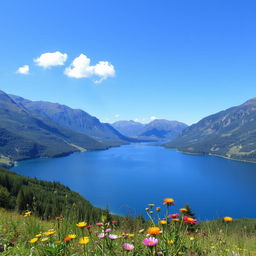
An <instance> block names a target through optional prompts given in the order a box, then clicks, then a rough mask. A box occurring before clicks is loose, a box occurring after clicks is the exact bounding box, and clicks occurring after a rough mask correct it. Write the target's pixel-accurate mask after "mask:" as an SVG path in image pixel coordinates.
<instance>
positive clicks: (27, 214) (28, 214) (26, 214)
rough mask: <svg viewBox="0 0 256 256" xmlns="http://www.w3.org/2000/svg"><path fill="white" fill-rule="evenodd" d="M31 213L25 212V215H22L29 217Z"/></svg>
mask: <svg viewBox="0 0 256 256" xmlns="http://www.w3.org/2000/svg"><path fill="white" fill-rule="evenodd" d="M31 213H32V212H31V211H25V213H24V217H29V216H30V215H31Z"/></svg>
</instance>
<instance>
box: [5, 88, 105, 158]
mask: <svg viewBox="0 0 256 256" xmlns="http://www.w3.org/2000/svg"><path fill="white" fill-rule="evenodd" d="M0 120H1V122H0V158H1V159H4V160H5V161H6V159H8V158H9V159H12V160H23V159H29V158H35V157H53V156H61V155H66V154H69V153H72V152H75V151H83V150H92V149H93V150H95V149H106V148H108V147H109V145H107V144H105V143H103V142H100V141H98V140H96V139H94V138H92V137H89V136H87V135H85V134H82V133H78V132H75V131H73V130H71V129H68V128H65V127H63V126H60V125H58V124H56V123H54V122H52V121H50V120H48V119H45V118H43V117H41V116H39V115H37V116H36V115H33V114H32V113H30V112H29V111H28V110H27V109H26V108H23V107H22V106H21V105H19V104H18V103H16V102H15V101H14V100H13V99H12V98H11V97H10V96H9V95H8V94H6V93H4V92H3V91H0Z"/></svg>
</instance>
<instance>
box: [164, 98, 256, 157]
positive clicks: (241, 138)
mask: <svg viewBox="0 0 256 256" xmlns="http://www.w3.org/2000/svg"><path fill="white" fill-rule="evenodd" d="M166 147H169V148H177V149H178V150H181V151H185V152H189V153H203V154H215V155H220V156H224V157H228V158H233V159H238V160H247V161H256V98H253V99H250V100H248V101H246V102H245V103H243V104H242V105H239V106H236V107H232V108H229V109H227V110H224V111H221V112H219V113H216V114H214V115H210V116H208V117H206V118H203V119H202V120H200V121H199V122H198V123H196V124H194V125H191V126H189V127H188V128H186V129H185V130H184V131H183V132H182V134H181V135H180V136H179V137H177V138H176V139H174V140H173V141H171V142H170V143H167V144H166Z"/></svg>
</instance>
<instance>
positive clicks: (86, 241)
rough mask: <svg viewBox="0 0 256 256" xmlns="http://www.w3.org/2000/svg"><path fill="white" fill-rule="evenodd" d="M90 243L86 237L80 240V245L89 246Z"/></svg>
mask: <svg viewBox="0 0 256 256" xmlns="http://www.w3.org/2000/svg"><path fill="white" fill-rule="evenodd" d="M89 241H90V239H89V237H88V236H84V237H82V238H80V239H79V244H88V243H89Z"/></svg>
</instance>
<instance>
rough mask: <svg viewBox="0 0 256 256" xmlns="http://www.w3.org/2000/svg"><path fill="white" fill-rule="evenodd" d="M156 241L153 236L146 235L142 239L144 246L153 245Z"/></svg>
mask: <svg viewBox="0 0 256 256" xmlns="http://www.w3.org/2000/svg"><path fill="white" fill-rule="evenodd" d="M157 243H158V240H157V239H156V238H154V237H148V238H145V239H144V240H143V244H144V245H146V246H150V247H151V246H154V245H156V244H157Z"/></svg>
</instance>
